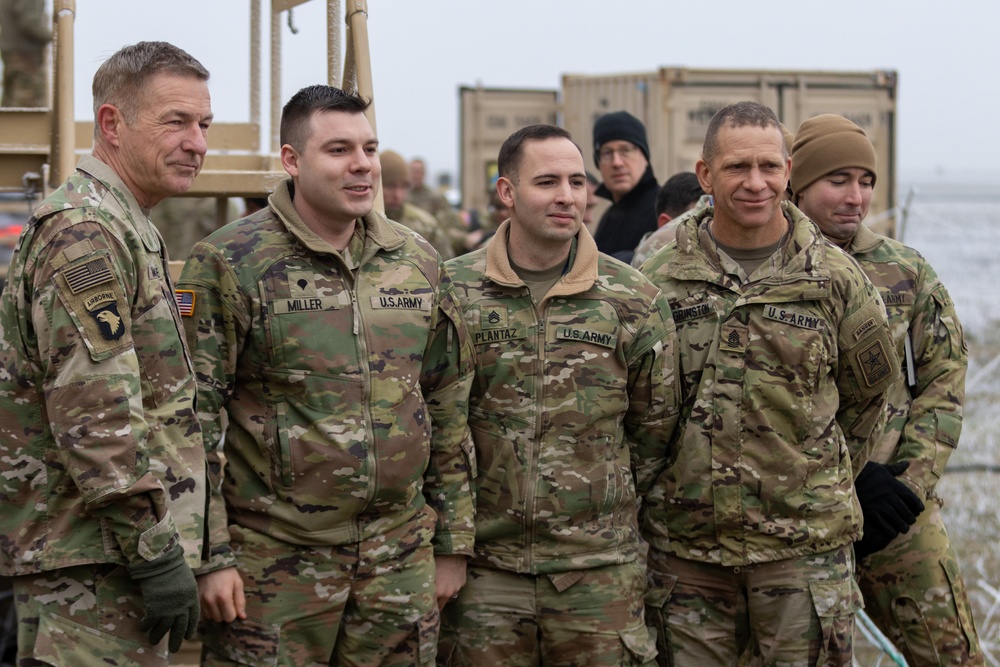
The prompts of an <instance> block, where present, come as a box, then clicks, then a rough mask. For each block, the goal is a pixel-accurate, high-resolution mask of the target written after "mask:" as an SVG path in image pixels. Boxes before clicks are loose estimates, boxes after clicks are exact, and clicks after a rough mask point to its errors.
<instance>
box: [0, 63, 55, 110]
mask: <svg viewBox="0 0 1000 667" xmlns="http://www.w3.org/2000/svg"><path fill="white" fill-rule="evenodd" d="M47 82H48V79H47V78H46V71H45V52H44V51H39V52H38V53H15V52H7V53H5V54H3V99H2V100H0V106H3V107H47V106H48V105H49V91H48V90H47V88H46V86H47Z"/></svg>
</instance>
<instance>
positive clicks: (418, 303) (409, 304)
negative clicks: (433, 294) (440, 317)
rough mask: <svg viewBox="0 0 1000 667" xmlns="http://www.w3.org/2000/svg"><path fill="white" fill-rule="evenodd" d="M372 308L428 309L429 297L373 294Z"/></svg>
mask: <svg viewBox="0 0 1000 667" xmlns="http://www.w3.org/2000/svg"><path fill="white" fill-rule="evenodd" d="M372 308H375V309H395V310H430V299H428V298H427V297H423V296H396V295H393V296H373V297H372Z"/></svg>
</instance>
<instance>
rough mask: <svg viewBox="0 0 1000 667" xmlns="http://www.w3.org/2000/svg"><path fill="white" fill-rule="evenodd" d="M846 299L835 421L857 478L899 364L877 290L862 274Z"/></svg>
mask: <svg viewBox="0 0 1000 667" xmlns="http://www.w3.org/2000/svg"><path fill="white" fill-rule="evenodd" d="M857 276H858V277H859V278H858V282H855V283H854V286H855V287H856V288H860V289H855V290H854V291H853V293H852V294H849V295H847V299H848V301H847V305H846V308H845V311H844V318H843V320H842V321H841V326H840V331H839V333H838V338H837V343H838V347H839V359H840V361H839V368H838V372H837V389H838V393H839V395H840V404H839V407H838V410H837V422H838V424H840V428H841V431H842V432H843V434H844V437H845V438H846V440H847V446H848V450H849V451H850V453H851V465H852V469H853V473H854V476H855V477H856V476H857V475H858V473H860V472H861V469H862V468H863V467H864V465H865V463H866V462H867V461H868V459H869V458H870V457H871V454H872V452H873V450H874V447H875V444H876V442H877V440H878V437H879V436H880V435H881V434H882V431H883V429H884V427H885V422H886V410H885V408H886V394H885V392H886V390H887V389H889V387H891V386H892V384H893V383H894V382H896V381H897V380H898V379H899V370H900V369H899V360H898V359H897V358H896V352H895V347H894V346H893V344H892V337H891V334H890V331H889V323H888V320H887V318H886V314H885V305H884V304H883V303H882V297H880V296H879V294H878V290H876V289H875V286H874V285H872V283H871V281H869V280H868V279H867V278H866V277H864V274H862V273H861V271H860V269H858V270H857Z"/></svg>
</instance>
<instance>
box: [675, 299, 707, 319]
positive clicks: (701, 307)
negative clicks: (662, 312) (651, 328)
mask: <svg viewBox="0 0 1000 667" xmlns="http://www.w3.org/2000/svg"><path fill="white" fill-rule="evenodd" d="M670 312H671V313H672V314H673V316H674V322H675V323H677V324H680V323H681V322H687V321H688V320H693V319H695V318H698V317H705V316H706V315H711V314H712V313H713V312H715V310H714V309H713V308H712V304H711V303H709V302H708V301H702V302H701V303H696V304H694V305H693V306H684V307H683V308H681V307H678V308H674V307H673V306H671V308H670Z"/></svg>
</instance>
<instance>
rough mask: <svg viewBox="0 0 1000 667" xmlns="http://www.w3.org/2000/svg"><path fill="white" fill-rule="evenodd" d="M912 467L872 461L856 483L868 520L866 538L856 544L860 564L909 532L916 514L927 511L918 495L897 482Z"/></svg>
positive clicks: (908, 463)
mask: <svg viewBox="0 0 1000 667" xmlns="http://www.w3.org/2000/svg"><path fill="white" fill-rule="evenodd" d="M909 467H910V462H909V461H899V462H897V463H890V464H888V465H886V464H883V463H875V462H874V461H869V462H868V463H866V464H865V467H864V468H863V469H862V470H861V474H860V475H858V478H857V479H856V480H854V489H855V492H856V493H857V494H858V502H859V503H861V512H862V514H863V515H864V518H865V523H864V536H863V537H862V538H861V539H860V540H858V541H857V542H855V543H854V554H855V556H856V558H857V560H858V561H859V562H860V561H861V560H862V559H863V558H865V557H866V556H868V555H869V554H873V553H875V552H876V551H881V550H882V549H884V548H886V547H887V546H888V545H889V543H890V542H892V541H893V540H894V539H896V536H897V535H899V534H900V533H905V532H907V531H909V530H910V526H912V525H913V522H915V521H916V520H917V515H918V514H920V513H921V512H923V511H924V504H923V502H921V500H920V498H918V497H917V494H915V493H913V491H911V490H910V488H909V487H908V486H906V485H905V484H903V483H902V482H901V481H899V480H898V479H896V477H898V476H899V475H901V474H902V473H903V471H904V470H906V469H907V468H909Z"/></svg>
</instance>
